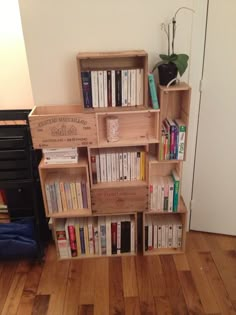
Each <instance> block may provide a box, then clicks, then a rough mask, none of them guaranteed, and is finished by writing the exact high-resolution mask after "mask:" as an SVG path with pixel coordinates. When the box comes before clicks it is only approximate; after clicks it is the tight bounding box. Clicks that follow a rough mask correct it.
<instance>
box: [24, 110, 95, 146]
mask: <svg viewBox="0 0 236 315" xmlns="http://www.w3.org/2000/svg"><path fill="white" fill-rule="evenodd" d="M52 107H54V106H52ZM41 111H42V114H39V115H36V114H35V115H34V112H33V113H32V114H31V115H30V116H29V123H30V129H31V134H32V141H33V146H34V148H35V149H42V148H58V147H64V148H65V147H85V146H90V145H95V146H96V145H97V133H96V130H97V128H96V119H95V114H93V113H81V112H75V113H71V114H70V113H69V114H66V113H65V114H63V113H60V112H59V113H58V114H57V113H56V114H48V115H47V114H43V113H44V112H43V110H41ZM45 112H47V109H45ZM36 113H37V111H36Z"/></svg>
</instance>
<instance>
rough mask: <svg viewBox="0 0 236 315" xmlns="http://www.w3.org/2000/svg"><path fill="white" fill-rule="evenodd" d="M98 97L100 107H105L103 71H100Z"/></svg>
mask: <svg viewBox="0 0 236 315" xmlns="http://www.w3.org/2000/svg"><path fill="white" fill-rule="evenodd" d="M98 97H99V107H104V87H103V71H98Z"/></svg>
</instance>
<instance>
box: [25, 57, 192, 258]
mask: <svg viewBox="0 0 236 315" xmlns="http://www.w3.org/2000/svg"><path fill="white" fill-rule="evenodd" d="M147 58H148V57H147V53H146V52H144V51H128V52H111V53H79V54H78V55H77V68H78V78H79V95H80V99H79V104H80V105H68V106H67V105H65V106H64V105H63V106H41V107H36V108H34V109H33V110H32V112H31V114H30V116H29V121H30V127H31V132H32V138H33V145H34V148H39V149H43V148H52V147H53V148H60V147H65V148H66V147H78V148H79V150H82V151H81V152H83V154H82V155H81V156H80V158H79V162H78V163H77V164H68V165H65V164H64V165H47V164H45V163H44V160H42V161H41V164H40V166H39V171H40V179H41V186H42V192H43V198H44V203H45V209H46V215H47V216H48V217H52V218H53V225H54V230H55V229H56V225H57V224H58V223H60V222H61V221H60V220H62V219H63V218H64V219H65V218H68V217H84V218H98V217H101V216H102V217H110V216H111V218H112V217H117V216H118V217H119V216H130V217H131V218H132V220H134V222H135V233H134V235H135V248H134V250H133V251H132V252H130V253H128V254H129V255H134V254H136V253H137V235H138V233H140V232H142V234H143V244H142V247H143V253H144V254H145V255H149V254H170V253H181V252H183V251H184V248H185V234H186V206H185V204H184V201H183V199H182V197H179V206H178V210H177V212H165V211H153V209H151V207H150V185H151V184H152V178H153V176H154V177H155V176H163V177H166V176H169V175H171V172H172V170H176V172H177V174H178V175H179V177H180V179H181V178H182V163H183V161H179V160H164V161H162V160H160V136H161V123H162V121H163V120H164V119H165V118H166V117H168V118H171V119H175V118H181V119H182V120H183V121H184V122H185V124H186V126H187V127H188V117H189V103H190V91H191V89H190V87H189V86H188V85H187V84H184V83H183V84H182V83H181V84H180V85H177V86H174V87H170V88H166V87H161V86H160V87H159V88H158V91H159V102H160V109H157V110H154V109H152V108H151V107H149V106H148V80H147V73H148V59H147ZM136 68H141V69H142V70H143V73H144V76H143V78H144V79H143V83H142V84H143V102H142V104H141V105H139V106H127V107H105V108H104V107H103V108H84V100H83V91H82V81H81V72H82V71H92V70H96V71H98V70H109V69H136ZM109 115H112V116H114V115H115V116H116V117H118V119H119V125H120V129H119V137H120V138H119V140H118V141H117V142H112V143H111V142H108V141H107V136H106V118H107V117H109ZM82 148H83V149H82ZM135 148H138V150H141V151H142V150H143V151H145V167H144V174H145V176H144V177H143V178H142V179H141V178H139V179H138V180H137V179H135V180H134V179H133V180H131V178H130V180H119V181H118V180H110V181H104V182H101V181H100V182H95V181H94V178H93V167H92V164H91V160H92V156H93V155H99V152H100V150H105V152H110V151H109V150H111V152H113V151H115V152H116V151H117V150H118V151H119V150H120V151H123V150H124V151H125V152H126V151H129V150H130V151H132V150H135ZM185 157H186V146H185ZM185 157H184V159H185ZM55 173H58V174H63V175H64V176H66V174H67V175H68V178H70V176H72V175H73V176H74V175H75V174H83V176H84V177H85V178H86V186H87V192H88V194H87V204H88V208H86V209H74V210H70V211H61V212H58V213H54V212H50V211H49V209H48V205H47V198H46V191H45V181H46V178H47V176H48V175H50V174H55ZM180 190H181V185H180ZM162 210H163V209H162ZM139 213H140V214H139ZM169 215H171V216H178V217H179V218H180V220H181V222H182V226H183V229H182V236H183V237H182V243H181V247H179V248H166V249H163V248H155V249H152V250H151V249H150V248H149V249H148V250H147V248H146V243H145V225H146V221H148V220H149V219H148V218H149V217H150V218H151V217H155V216H157V218H159V217H162V216H165V217H168V216H169ZM138 217H141V219H142V226H143V229H142V231H137V226H138V224H137V220H138ZM96 220H97V219H96ZM58 253H59V250H58ZM114 255H127V253H119V254H112V255H111V256H114ZM97 256H102V255H95V254H93V255H90V254H88V255H84V254H83V255H81V256H77V258H80V257H81V258H83V257H97ZM107 256H110V254H107ZM59 258H62V257H59Z"/></svg>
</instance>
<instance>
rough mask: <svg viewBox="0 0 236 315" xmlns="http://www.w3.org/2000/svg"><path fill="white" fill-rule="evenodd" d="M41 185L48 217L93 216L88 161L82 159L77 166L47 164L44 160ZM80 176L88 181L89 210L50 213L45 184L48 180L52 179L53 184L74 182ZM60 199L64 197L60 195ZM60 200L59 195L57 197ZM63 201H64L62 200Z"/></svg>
mask: <svg viewBox="0 0 236 315" xmlns="http://www.w3.org/2000/svg"><path fill="white" fill-rule="evenodd" d="M39 175H40V183H41V188H42V195H43V201H44V208H45V214H46V216H47V217H52V218H63V217H76V216H90V215H91V198H90V184H89V172H88V162H87V160H86V159H84V158H82V157H80V160H79V162H78V163H76V164H62V165H60V164H45V162H44V159H42V161H41V162H40V164H39ZM80 176H84V178H85V179H86V191H87V203H88V208H82V209H81V208H78V209H73V210H66V209H63V211H60V212H58V211H57V212H52V213H50V212H49V208H48V202H47V194H46V188H45V183H46V181H47V179H48V178H52V182H56V181H62V182H72V181H74V180H75V179H77V178H78V177H80ZM60 197H61V198H62V195H61V193H60ZM57 198H58V195H57ZM61 200H62V199H61Z"/></svg>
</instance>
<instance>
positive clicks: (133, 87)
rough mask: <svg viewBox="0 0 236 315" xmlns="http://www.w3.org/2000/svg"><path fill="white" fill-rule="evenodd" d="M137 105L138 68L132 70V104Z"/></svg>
mask: <svg viewBox="0 0 236 315" xmlns="http://www.w3.org/2000/svg"><path fill="white" fill-rule="evenodd" d="M135 105H136V70H135V69H132V70H131V106H135Z"/></svg>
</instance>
